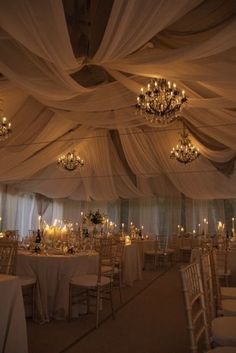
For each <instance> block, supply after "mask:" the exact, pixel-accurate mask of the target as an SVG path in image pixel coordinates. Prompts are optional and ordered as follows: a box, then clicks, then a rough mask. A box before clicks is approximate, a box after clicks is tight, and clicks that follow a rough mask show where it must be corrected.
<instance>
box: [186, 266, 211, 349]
mask: <svg viewBox="0 0 236 353" xmlns="http://www.w3.org/2000/svg"><path fill="white" fill-rule="evenodd" d="M180 274H181V279H182V285H183V291H184V300H185V308H186V313H187V320H188V329H189V335H190V351H191V352H192V353H198V351H199V350H198V349H199V346H200V343H201V341H202V339H203V340H204V343H205V348H206V349H209V348H210V338H209V332H208V323H207V315H206V307H205V298H204V295H203V285H202V279H201V273H200V267H199V264H198V263H196V262H194V263H192V264H190V265H187V266H185V267H183V268H181V269H180Z"/></svg>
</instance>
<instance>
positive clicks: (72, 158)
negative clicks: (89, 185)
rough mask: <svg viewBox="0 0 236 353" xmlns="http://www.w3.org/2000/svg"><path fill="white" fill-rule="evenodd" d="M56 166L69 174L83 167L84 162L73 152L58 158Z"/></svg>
mask: <svg viewBox="0 0 236 353" xmlns="http://www.w3.org/2000/svg"><path fill="white" fill-rule="evenodd" d="M57 165H58V166H59V167H62V168H63V169H65V170H68V171H69V172H71V171H73V170H75V169H76V168H77V167H80V168H82V167H83V166H84V161H83V159H81V158H80V157H79V156H78V155H77V153H76V151H75V150H73V151H71V152H68V153H67V154H65V155H62V156H60V157H59V158H58V160H57Z"/></svg>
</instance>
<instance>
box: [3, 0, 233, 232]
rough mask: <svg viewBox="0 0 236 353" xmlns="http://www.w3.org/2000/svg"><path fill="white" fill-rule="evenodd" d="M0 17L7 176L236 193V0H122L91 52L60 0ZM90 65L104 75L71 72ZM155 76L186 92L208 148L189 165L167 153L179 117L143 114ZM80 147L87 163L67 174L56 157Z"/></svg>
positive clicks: (44, 188) (83, 187)
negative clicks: (145, 90)
mask: <svg viewBox="0 0 236 353" xmlns="http://www.w3.org/2000/svg"><path fill="white" fill-rule="evenodd" d="M0 19H1V28H0V53H1V55H0V72H1V73H2V75H4V77H3V78H2V79H1V80H0V93H1V96H2V98H3V99H4V102H5V105H4V112H5V107H6V113H7V118H8V119H9V120H11V122H12V125H13V133H12V137H11V139H9V140H7V141H5V143H4V144H3V143H1V145H0V147H1V148H0V161H1V170H0V182H1V183H6V184H12V185H13V186H15V187H17V188H19V189H21V190H23V191H25V192H37V193H41V194H44V195H45V196H47V197H49V198H70V199H73V200H84V201H91V200H97V201H108V200H110V201H114V200H117V199H119V198H126V199H133V198H145V197H160V198H162V197H164V198H165V197H167V196H169V197H178V196H179V194H180V193H184V194H185V195H186V196H187V197H189V198H193V199H212V200H213V199H216V198H220V199H230V198H235V197H236V187H235V185H236V183H235V181H236V180H235V171H234V159H235V153H236V142H235V141H236V140H235V121H236V113H235V104H236V99H235V89H236V84H235V81H236V76H235V75H236V70H235V53H236V35H235V33H236V21H235V3H234V1H233V0H229V1H221V0H216V1H201V0H191V1H189V0H182V1H181V2H177V1H173V0H165V1H164V0H158V1H153V0H147V1H145V2H143V1H142V0H131V1H128V2H127V1H124V0H115V1H114V4H113V7H112V10H111V13H110V16H109V18H108V21H107V25H106V28H105V31H104V34H103V37H102V39H101V42H100V44H99V46H98V48H97V51H96V53H95V55H94V56H93V57H85V58H84V57H77V58H76V57H75V56H74V52H73V49H72V46H71V43H70V37H69V33H68V29H67V25H66V19H65V15H64V9H63V3H62V1H60V0H56V1H52V0H50V1H40V2H32V1H31V2H30V1H29V0H27V1H24V2H22V1H15V2H14V3H13V2H6V1H5V2H1V4H0ZM94 23H95V24H96V21H94ZM94 23H92V22H91V25H92V26H93V25H94V26H95V24H94ZM93 30H94V31H95V30H96V28H93ZM85 65H87V68H88V71H89V68H90V67H91V65H92V66H93V67H95V68H96V67H97V69H98V72H99V70H103V71H104V70H105V71H106V74H107V76H106V75H104V76H106V77H107V79H106V80H104V81H103V82H102V83H101V84H97V82H96V83H95V84H94V85H91V86H89V87H84V86H83V85H82V84H81V82H82V81H81V82H80V79H75V78H73V77H74V76H73V75H71V73H72V72H73V73H74V72H75V71H78V72H77V74H78V73H80V72H79V71H80V70H81V69H84V66H85ZM108 75H109V78H108ZM72 76H73V77H72ZM153 76H154V77H166V78H167V79H170V80H175V81H176V83H177V87H180V89H184V90H185V91H186V94H187V96H188V97H189V101H188V103H187V104H186V107H185V108H184V109H183V112H182V114H183V116H184V119H185V121H186V125H187V126H188V127H189V129H190V132H191V139H192V141H193V142H194V143H195V144H196V146H197V147H199V148H200V149H201V157H200V158H199V160H197V161H196V162H194V163H192V164H191V165H188V166H182V165H180V164H178V163H177V162H176V161H174V160H170V158H169V153H170V150H171V149H172V147H173V146H174V145H176V144H177V141H178V132H180V131H181V125H180V124H179V123H173V124H171V126H167V127H164V128H163V127H161V128H160V127H159V128H155V127H154V126H153V125H152V124H150V123H147V122H146V121H145V120H144V119H143V117H141V116H139V115H137V114H136V113H135V107H134V106H135V101H136V95H137V94H138V93H139V88H140V87H141V86H145V85H146V82H147V80H148V78H149V77H153ZM111 77H112V79H111ZM113 79H114V81H112V80H113ZM95 81H96V80H95ZM114 131H115V132H116V134H117V135H118V136H117V137H116V138H114V136H113V135H112V134H113V133H114ZM72 148H76V150H78V153H79V155H80V156H81V158H83V159H84V160H85V167H84V168H83V169H81V170H79V171H75V172H74V173H69V174H68V173H66V172H63V171H60V170H59V169H58V168H57V167H56V160H57V158H58V157H59V156H60V155H61V154H62V153H65V152H67V151H68V150H69V149H72ZM227 165H228V166H227ZM226 170H227V172H226ZM224 173H225V174H224ZM226 175H227V176H226ZM7 202H9V203H10V199H9V200H8V201H7ZM13 211H14V209H13ZM58 212H59V211H58ZM13 213H14V212H13ZM51 213H53V209H50V212H49V214H51ZM59 213H60V214H61V212H59ZM50 217H51V216H50V215H48V218H49V219H50ZM12 222H13V221H12ZM10 224H12V226H13V223H11V222H10V223H9V225H10Z"/></svg>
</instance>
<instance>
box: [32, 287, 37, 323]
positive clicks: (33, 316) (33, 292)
mask: <svg viewBox="0 0 236 353" xmlns="http://www.w3.org/2000/svg"><path fill="white" fill-rule="evenodd" d="M35 305H36V284H34V285H33V286H32V319H33V320H35V318H36V317H35Z"/></svg>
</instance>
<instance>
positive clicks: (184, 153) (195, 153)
mask: <svg viewBox="0 0 236 353" xmlns="http://www.w3.org/2000/svg"><path fill="white" fill-rule="evenodd" d="M180 136H181V137H180V139H179V144H178V145H177V146H176V147H175V148H174V147H173V148H172V151H171V152H170V158H172V159H174V158H175V159H176V160H177V161H178V162H180V163H184V164H188V163H191V162H193V161H194V160H195V159H197V158H198V157H199V155H200V153H199V148H197V147H195V146H194V145H193V144H192V142H191V140H190V138H189V135H188V133H187V132H186V128H185V126H184V125H183V133H182V134H181V135H180Z"/></svg>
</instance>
